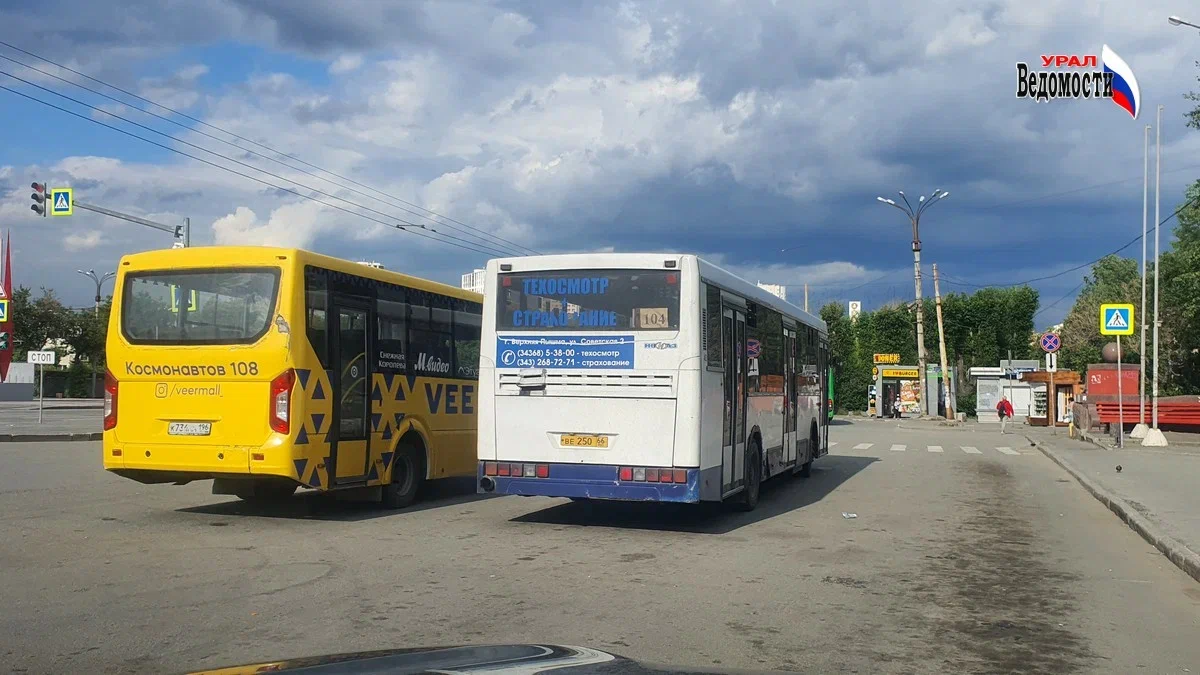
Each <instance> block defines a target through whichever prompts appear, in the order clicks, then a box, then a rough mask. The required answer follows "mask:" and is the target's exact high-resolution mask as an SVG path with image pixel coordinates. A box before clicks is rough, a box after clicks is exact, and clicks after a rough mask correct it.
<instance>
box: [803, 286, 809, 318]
mask: <svg viewBox="0 0 1200 675" xmlns="http://www.w3.org/2000/svg"><path fill="white" fill-rule="evenodd" d="M804 311H806V312H807V311H808V282H805V283H804Z"/></svg>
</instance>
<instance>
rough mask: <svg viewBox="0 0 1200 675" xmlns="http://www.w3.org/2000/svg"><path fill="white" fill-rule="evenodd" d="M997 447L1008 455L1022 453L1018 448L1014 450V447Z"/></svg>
mask: <svg viewBox="0 0 1200 675" xmlns="http://www.w3.org/2000/svg"><path fill="white" fill-rule="evenodd" d="M996 449H997V450H999V451H1000V452H1003V453H1004V454H1006V455H1019V454H1021V453H1019V452H1017V451H1016V450H1013V449H1012V448H996Z"/></svg>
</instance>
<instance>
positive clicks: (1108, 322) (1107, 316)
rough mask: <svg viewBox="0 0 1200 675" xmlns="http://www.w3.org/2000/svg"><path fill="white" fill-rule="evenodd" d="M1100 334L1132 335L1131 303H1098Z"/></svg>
mask: <svg viewBox="0 0 1200 675" xmlns="http://www.w3.org/2000/svg"><path fill="white" fill-rule="evenodd" d="M1100 334H1101V335H1133V305H1130V304H1125V303H1110V304H1107V305H1100Z"/></svg>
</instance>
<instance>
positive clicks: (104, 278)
mask: <svg viewBox="0 0 1200 675" xmlns="http://www.w3.org/2000/svg"><path fill="white" fill-rule="evenodd" d="M75 271H76V272H78V273H80V274H82V275H83V276H85V277H87V278H89V279H91V280H92V281H93V282H95V284H96V305H95V309H94V310H93V311H94V312H95V314H94V316H96V317H99V316H100V287H101V286H102V285H103V284H104V282H105V281H108V280H109V279H111V278H113V277H115V276H117V273H116V272H105V273H104V274H103V275H100V276H96V270H88V271H86V272H84V271H83V270H75ZM95 395H96V360H95V354H93V355H92V391H91V396H88V398H91V397H92V396H95Z"/></svg>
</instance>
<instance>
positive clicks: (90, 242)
mask: <svg viewBox="0 0 1200 675" xmlns="http://www.w3.org/2000/svg"><path fill="white" fill-rule="evenodd" d="M99 245H100V231H99V230H90V231H88V232H83V233H79V232H73V233H71V234H68V235H67V236H66V237H63V246H64V247H65V248H66V249H67V250H68V251H87V250H90V249H93V248H96V247H97V246H99Z"/></svg>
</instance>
